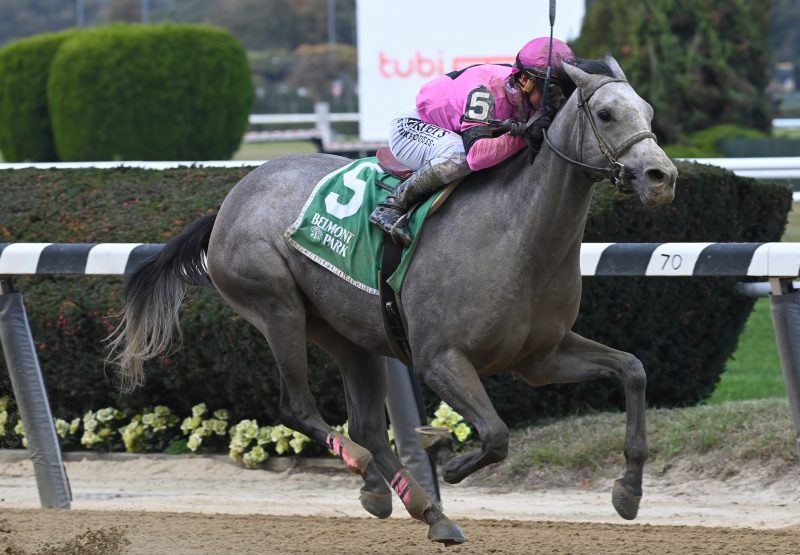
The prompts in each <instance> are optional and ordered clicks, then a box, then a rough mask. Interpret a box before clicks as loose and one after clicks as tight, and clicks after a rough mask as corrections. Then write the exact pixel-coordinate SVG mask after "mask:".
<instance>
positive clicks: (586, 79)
mask: <svg viewBox="0 0 800 555" xmlns="http://www.w3.org/2000/svg"><path fill="white" fill-rule="evenodd" d="M561 68H562V69H563V70H564V71H565V72H566V73H567V75H569V78H570V79H572V82H573V83H575V84H576V85H577V86H578V88H580V89H584V88H586V87H587V86H588V85H589V83H590V82H591V81H592V76H591V75H589V74H588V73H586V72H585V71H583V70H582V69H580V68H579V67H578V66H574V65H572V64H570V63H569V62H563V63H562V64H561Z"/></svg>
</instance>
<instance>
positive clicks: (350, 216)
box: [284, 149, 458, 365]
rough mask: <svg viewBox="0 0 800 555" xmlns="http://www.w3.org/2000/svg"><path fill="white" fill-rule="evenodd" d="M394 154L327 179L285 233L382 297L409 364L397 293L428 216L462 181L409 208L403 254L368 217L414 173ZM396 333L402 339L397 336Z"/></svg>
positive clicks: (389, 328) (390, 334) (396, 343)
mask: <svg viewBox="0 0 800 555" xmlns="http://www.w3.org/2000/svg"><path fill="white" fill-rule="evenodd" d="M387 154H388V156H387ZM390 157H391V154H390V153H388V149H386V151H385V152H379V156H378V157H369V158H362V159H360V160H356V161H354V162H351V163H350V164H348V165H346V166H344V167H343V168H340V169H338V170H336V171H334V172H332V173H330V174H328V175H326V176H325V177H323V178H322V179H321V180H320V182H319V183H317V185H316V186H315V187H314V189H313V191H312V192H311V195H310V196H309V198H308V200H307V201H306V203H305V205H304V206H303V209H302V210H301V211H300V214H299V215H298V217H297V219H296V220H295V222H294V223H293V224H292V225H291V226H289V228H288V229H287V230H286V232H285V233H284V237H285V238H286V241H287V242H288V243H289V244H290V245H291V246H292V247H294V248H295V249H297V250H298V251H300V252H301V253H303V254H304V255H306V256H307V257H309V258H310V259H311V260H313V261H314V262H316V263H318V264H319V265H321V266H323V267H324V268H326V269H328V270H329V271H331V272H333V273H334V274H336V275H337V276H339V277H341V278H342V279H344V280H345V281H347V282H348V283H350V284H351V285H354V286H355V287H358V288H359V289H361V290H363V291H366V292H367V293H370V294H373V295H379V296H380V298H381V300H382V303H381V305H382V306H383V307H384V309H385V313H384V326H385V328H386V333H387V338H388V339H389V342H390V344H393V345H392V347H393V350H394V351H395V354H396V355H397V358H399V359H400V360H402V361H403V362H404V363H406V364H409V365H410V364H411V361H410V354H409V351H408V345H407V340H406V339H405V330H404V326H403V324H402V321H401V319H400V314H401V310H400V307H399V303H398V301H397V298H396V295H400V291H401V289H402V284H403V279H404V278H405V275H406V272H407V270H408V266H409V264H410V261H411V258H412V257H413V255H414V252H415V250H416V246H417V238H418V235H419V230H420V229H421V228H422V225H423V224H424V222H425V218H426V217H427V216H428V215H430V214H432V213H433V212H434V211H435V210H436V208H438V207H439V206H440V205H441V203H442V202H443V201H444V200H445V199H446V198H447V196H448V195H449V194H450V192H451V191H452V190H453V189H454V188H455V186H456V185H457V184H458V182H454V183H451V184H450V185H449V186H448V187H446V188H445V189H443V190H442V191H440V192H439V193H437V194H436V195H433V196H432V197H430V198H429V199H427V200H426V201H424V202H422V203H421V204H419V205H417V207H416V208H415V209H414V210H413V211H412V212H410V214H409V216H408V217H409V218H410V222H409V230H410V231H411V233H412V235H413V237H414V241H413V242H412V243H411V245H410V246H409V247H408V248H407V249H404V250H402V252H401V249H400V247H397V246H396V245H394V244H393V243H392V241H391V239H388V241H387V240H386V239H387V238H388V236H387V235H385V234H384V233H383V232H382V231H381V230H379V229H378V228H377V227H376V226H374V225H373V224H371V223H370V222H369V220H368V217H369V214H370V213H371V212H372V210H373V209H374V208H375V207H376V206H377V205H378V204H379V203H381V202H383V201H384V200H385V199H386V198H387V197H388V196H389V195H390V194H391V192H392V191H393V189H394V187H396V186H397V185H398V184H399V183H400V182H401V181H402V180H403V178H405V177H407V176H408V175H410V173H404V171H405V172H409V170H407V169H405V168H402V166H401V165H400V163H399V162H396V161H395V162H392V161H391V158H393V157H391V158H390ZM379 162H383V164H382V163H379ZM384 164H385V165H384ZM401 170H404V171H401ZM382 282H383V283H384V284H385V285H384V286H383V287H381V283H382ZM387 309H388V311H389V312H386V310H387ZM387 319H388V322H387ZM399 332H402V333H399ZM398 335H401V336H402V337H400V338H399V339H396V338H397V336H398ZM398 350H399V352H398Z"/></svg>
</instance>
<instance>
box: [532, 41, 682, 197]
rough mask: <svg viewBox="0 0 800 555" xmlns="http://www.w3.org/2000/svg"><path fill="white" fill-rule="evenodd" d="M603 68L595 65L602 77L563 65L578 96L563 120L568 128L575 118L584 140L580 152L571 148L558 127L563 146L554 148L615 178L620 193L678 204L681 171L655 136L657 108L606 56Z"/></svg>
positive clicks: (594, 171) (577, 147) (580, 140)
mask: <svg viewBox="0 0 800 555" xmlns="http://www.w3.org/2000/svg"><path fill="white" fill-rule="evenodd" d="M603 62H604V64H598V63H596V62H595V63H594V65H595V66H596V67H598V68H600V69H602V70H603V72H602V73H590V72H589V71H584V69H581V68H580V67H578V66H579V65H581V64H580V63H578V65H570V64H567V63H565V64H563V68H564V71H565V72H566V73H567V74H568V75H569V77H570V78H571V79H572V81H573V82H574V83H575V85H577V90H576V91H575V92H574V93H573V94H572V95H571V97H570V99H569V101H568V102H567V104H566V105H565V106H564V108H562V112H564V114H560V115H563V116H564V117H562V118H558V119H560V120H562V121H561V122H559V123H563V120H564V119H565V118H567V117H569V116H568V114H571V116H572V118H571V119H573V121H576V122H577V124H576V125H577V135H578V137H577V141H576V144H575V146H574V147H569V148H567V145H566V142H567V141H566V137H567V135H568V131H567V130H566V129H565V128H564V126H563V125H559V126H557V127H556V125H555V123H554V125H553V128H552V129H553V130H554V133H553V135H555V132H556V130H557V131H559V135H560V138H559V139H560V140H555V139H553V140H552V142H551V140H550V138H548V144H549V146H550V147H551V148H553V150H554V151H555V152H556V154H558V155H559V156H560V157H561V158H564V159H565V160H567V161H568V162H570V163H572V164H574V165H577V166H579V167H582V168H584V169H585V170H587V172H588V173H590V174H592V175H593V176H597V177H598V178H601V177H600V176H602V177H607V178H610V179H611V180H612V181H613V182H614V184H615V185H616V186H617V188H618V189H619V190H620V191H622V192H631V193H632V192H636V193H638V194H639V198H640V199H641V200H642V202H643V203H644V204H645V205H647V206H658V205H660V204H667V203H669V202H672V200H673V199H674V198H675V180H676V179H677V176H678V170H677V169H676V168H675V165H674V164H673V163H672V161H671V160H670V159H669V157H668V156H667V155H666V154H665V153H664V151H663V150H661V148H660V147H659V146H658V144H657V143H656V137H655V135H654V134H653V133H652V131H651V127H650V123H651V121H652V119H653V108H652V107H651V106H650V104H648V103H647V102H645V101H644V100H642V98H641V97H640V96H639V95H638V94H636V91H634V90H633V88H632V87H631V85H630V83H628V80H627V79H626V77H625V74H624V73H623V72H622V69H621V68H620V67H619V64H618V63H617V61H616V60H615V59H614V58H612V57H611V56H606V58H605V59H604V60H603ZM584 66H585V67H586V69H587V70H591V68H590V67H589V65H588V64H584ZM606 66H607V67H606ZM608 70H610V71H608ZM605 73H607V74H605Z"/></svg>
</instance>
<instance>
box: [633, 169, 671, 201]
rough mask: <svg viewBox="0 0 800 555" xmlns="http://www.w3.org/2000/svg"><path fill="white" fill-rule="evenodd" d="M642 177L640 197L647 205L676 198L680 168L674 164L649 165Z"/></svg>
mask: <svg viewBox="0 0 800 555" xmlns="http://www.w3.org/2000/svg"><path fill="white" fill-rule="evenodd" d="M640 179H641V184H642V187H641V188H640V189H639V197H640V198H641V200H642V204H644V205H645V206H661V205H662V204H669V203H670V202H672V201H673V200H675V182H676V181H677V179H678V169H677V168H676V167H675V165H674V164H672V163H670V164H669V166H666V165H662V166H652V167H649V168H647V169H645V170H644V171H643V172H642V176H641V178H640Z"/></svg>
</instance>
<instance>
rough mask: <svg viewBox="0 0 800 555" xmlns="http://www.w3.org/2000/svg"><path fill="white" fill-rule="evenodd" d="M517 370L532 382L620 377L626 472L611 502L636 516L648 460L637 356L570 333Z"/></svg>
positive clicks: (623, 512)
mask: <svg viewBox="0 0 800 555" xmlns="http://www.w3.org/2000/svg"><path fill="white" fill-rule="evenodd" d="M517 371H518V373H519V374H520V375H521V376H522V377H523V378H525V379H526V380H527V381H528V382H529V383H531V384H533V385H543V384H546V383H577V382H584V381H589V380H595V379H598V378H617V379H619V380H620V382H621V383H622V386H623V387H624V389H625V407H626V424H625V447H624V452H625V474H624V476H623V477H622V478H621V479H619V480H617V481H616V482H615V483H614V491H613V494H612V502H613V504H614V508H615V509H616V510H617V512H618V513H619V515H620V516H621V517H622V518H624V519H627V520H632V519H634V518H636V514H637V512H638V510H639V501H640V499H641V496H642V471H643V468H644V463H645V460H646V459H647V435H646V426H645V387H646V385H647V376H646V374H645V372H644V367H643V366H642V363H641V362H640V361H639V359H637V358H636V357H635V356H633V355H632V354H630V353H625V352H622V351H617V350H615V349H612V348H610V347H606V346H605V345H601V344H600V343H597V342H595V341H591V340H589V339H586V338H585V337H581V336H580V335H578V334H576V333H572V332H570V333H569V334H568V335H567V336H566V337H565V338H564V340H563V341H562V342H561V344H560V345H559V347H558V350H557V351H556V352H555V353H553V354H552V355H551V356H550V357H548V359H547V360H545V361H544V363H543V364H540V365H536V366H534V367H531V368H530V369H521V370H517Z"/></svg>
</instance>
